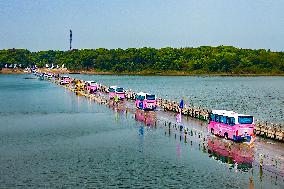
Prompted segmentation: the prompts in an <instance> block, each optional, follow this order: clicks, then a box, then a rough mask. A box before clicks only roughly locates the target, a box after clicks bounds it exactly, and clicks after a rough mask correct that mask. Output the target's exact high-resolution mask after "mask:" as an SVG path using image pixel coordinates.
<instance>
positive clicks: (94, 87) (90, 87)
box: [86, 81, 98, 94]
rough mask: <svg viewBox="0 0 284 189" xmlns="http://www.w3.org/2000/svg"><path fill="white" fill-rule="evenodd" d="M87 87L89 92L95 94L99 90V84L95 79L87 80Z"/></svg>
mask: <svg viewBox="0 0 284 189" xmlns="http://www.w3.org/2000/svg"><path fill="white" fill-rule="evenodd" d="M86 89H87V91H88V92H89V93H91V94H93V93H95V92H97V90H98V84H97V83H96V82H94V81H86Z"/></svg>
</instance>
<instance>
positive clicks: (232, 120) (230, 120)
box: [227, 117, 235, 126]
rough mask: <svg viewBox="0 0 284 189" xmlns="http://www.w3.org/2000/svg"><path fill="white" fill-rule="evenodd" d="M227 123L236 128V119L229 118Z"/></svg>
mask: <svg viewBox="0 0 284 189" xmlns="http://www.w3.org/2000/svg"><path fill="white" fill-rule="evenodd" d="M227 123H228V124H229V125H231V126H234V125H235V118H233V117H228V119H227Z"/></svg>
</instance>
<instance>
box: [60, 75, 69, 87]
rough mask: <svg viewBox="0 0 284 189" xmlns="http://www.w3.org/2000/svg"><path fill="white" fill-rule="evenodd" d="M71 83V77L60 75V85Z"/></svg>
mask: <svg viewBox="0 0 284 189" xmlns="http://www.w3.org/2000/svg"><path fill="white" fill-rule="evenodd" d="M69 83H71V78H70V77H69V76H67V75H64V76H61V77H60V85H66V84H69Z"/></svg>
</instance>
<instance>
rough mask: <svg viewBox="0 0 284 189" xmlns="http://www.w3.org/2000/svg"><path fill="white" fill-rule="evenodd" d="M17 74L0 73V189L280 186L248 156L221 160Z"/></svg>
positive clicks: (281, 183) (126, 116) (129, 116)
mask: <svg viewBox="0 0 284 189" xmlns="http://www.w3.org/2000/svg"><path fill="white" fill-rule="evenodd" d="M24 77H27V76H25V75H0V99H1V101H0V154H1V155H0V188H15V187H19V188H26V187H30V188H39V187H45V188H50V187H51V188H55V187H59V188H62V187H63V188H64V187H66V188H102V187H103V188H118V187H131V188H133V187H139V188H142V187H143V188H144V187H151V188H165V187H166V188H253V187H254V188H283V187H284V181H283V176H281V175H277V174H274V173H270V172H267V171H263V172H262V171H260V169H259V167H257V166H255V165H254V164H253V162H250V163H251V164H250V165H248V166H247V167H245V168H241V165H242V164H239V165H238V164H237V163H236V162H232V163H224V162H225V161H226V160H225V161H224V160H222V159H223V158H225V157H223V156H222V155H218V153H216V152H211V153H208V151H207V150H203V147H202V144H201V143H199V142H197V141H195V140H192V141H193V142H192V144H191V143H190V142H189V143H184V142H182V141H180V140H179V139H178V137H174V135H169V133H167V132H166V130H165V129H164V128H163V127H162V126H159V125H158V126H156V127H153V126H151V127H150V126H149V127H147V126H145V125H144V124H143V123H142V122H141V121H139V120H138V121H135V118H134V115H133V114H132V113H127V112H124V111H114V110H112V109H110V108H108V107H106V106H103V105H97V104H96V103H94V102H92V101H90V100H88V99H86V98H83V97H78V96H76V95H74V94H73V93H71V92H70V91H68V90H66V89H64V88H61V87H59V86H56V85H54V84H52V83H50V82H47V81H39V80H36V79H23V78H24ZM101 77H103V76H101ZM108 77H111V76H108ZM151 78H153V77H151ZM112 79H113V80H114V81H111V79H109V80H107V82H109V83H118V84H121V83H120V82H119V81H125V79H126V78H122V79H121V80H119V81H117V80H115V79H114V78H112ZM115 81H116V82H115ZM125 82H126V81H125ZM128 82H129V83H131V82H133V81H128ZM133 86H134V85H133ZM145 86H147V85H145ZM130 87H131V88H133V89H134V87H132V86H131V85H129V88H130ZM146 89H147V88H145V90H146ZM191 124H192V125H193V126H196V127H199V125H198V123H197V122H191ZM218 141H219V140H218ZM220 141H221V140H220ZM207 142H208V141H206V143H207ZM243 166H245V164H244V165H243Z"/></svg>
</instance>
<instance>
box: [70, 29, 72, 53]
mask: <svg viewBox="0 0 284 189" xmlns="http://www.w3.org/2000/svg"><path fill="white" fill-rule="evenodd" d="M71 49H72V30H70V50H71Z"/></svg>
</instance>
